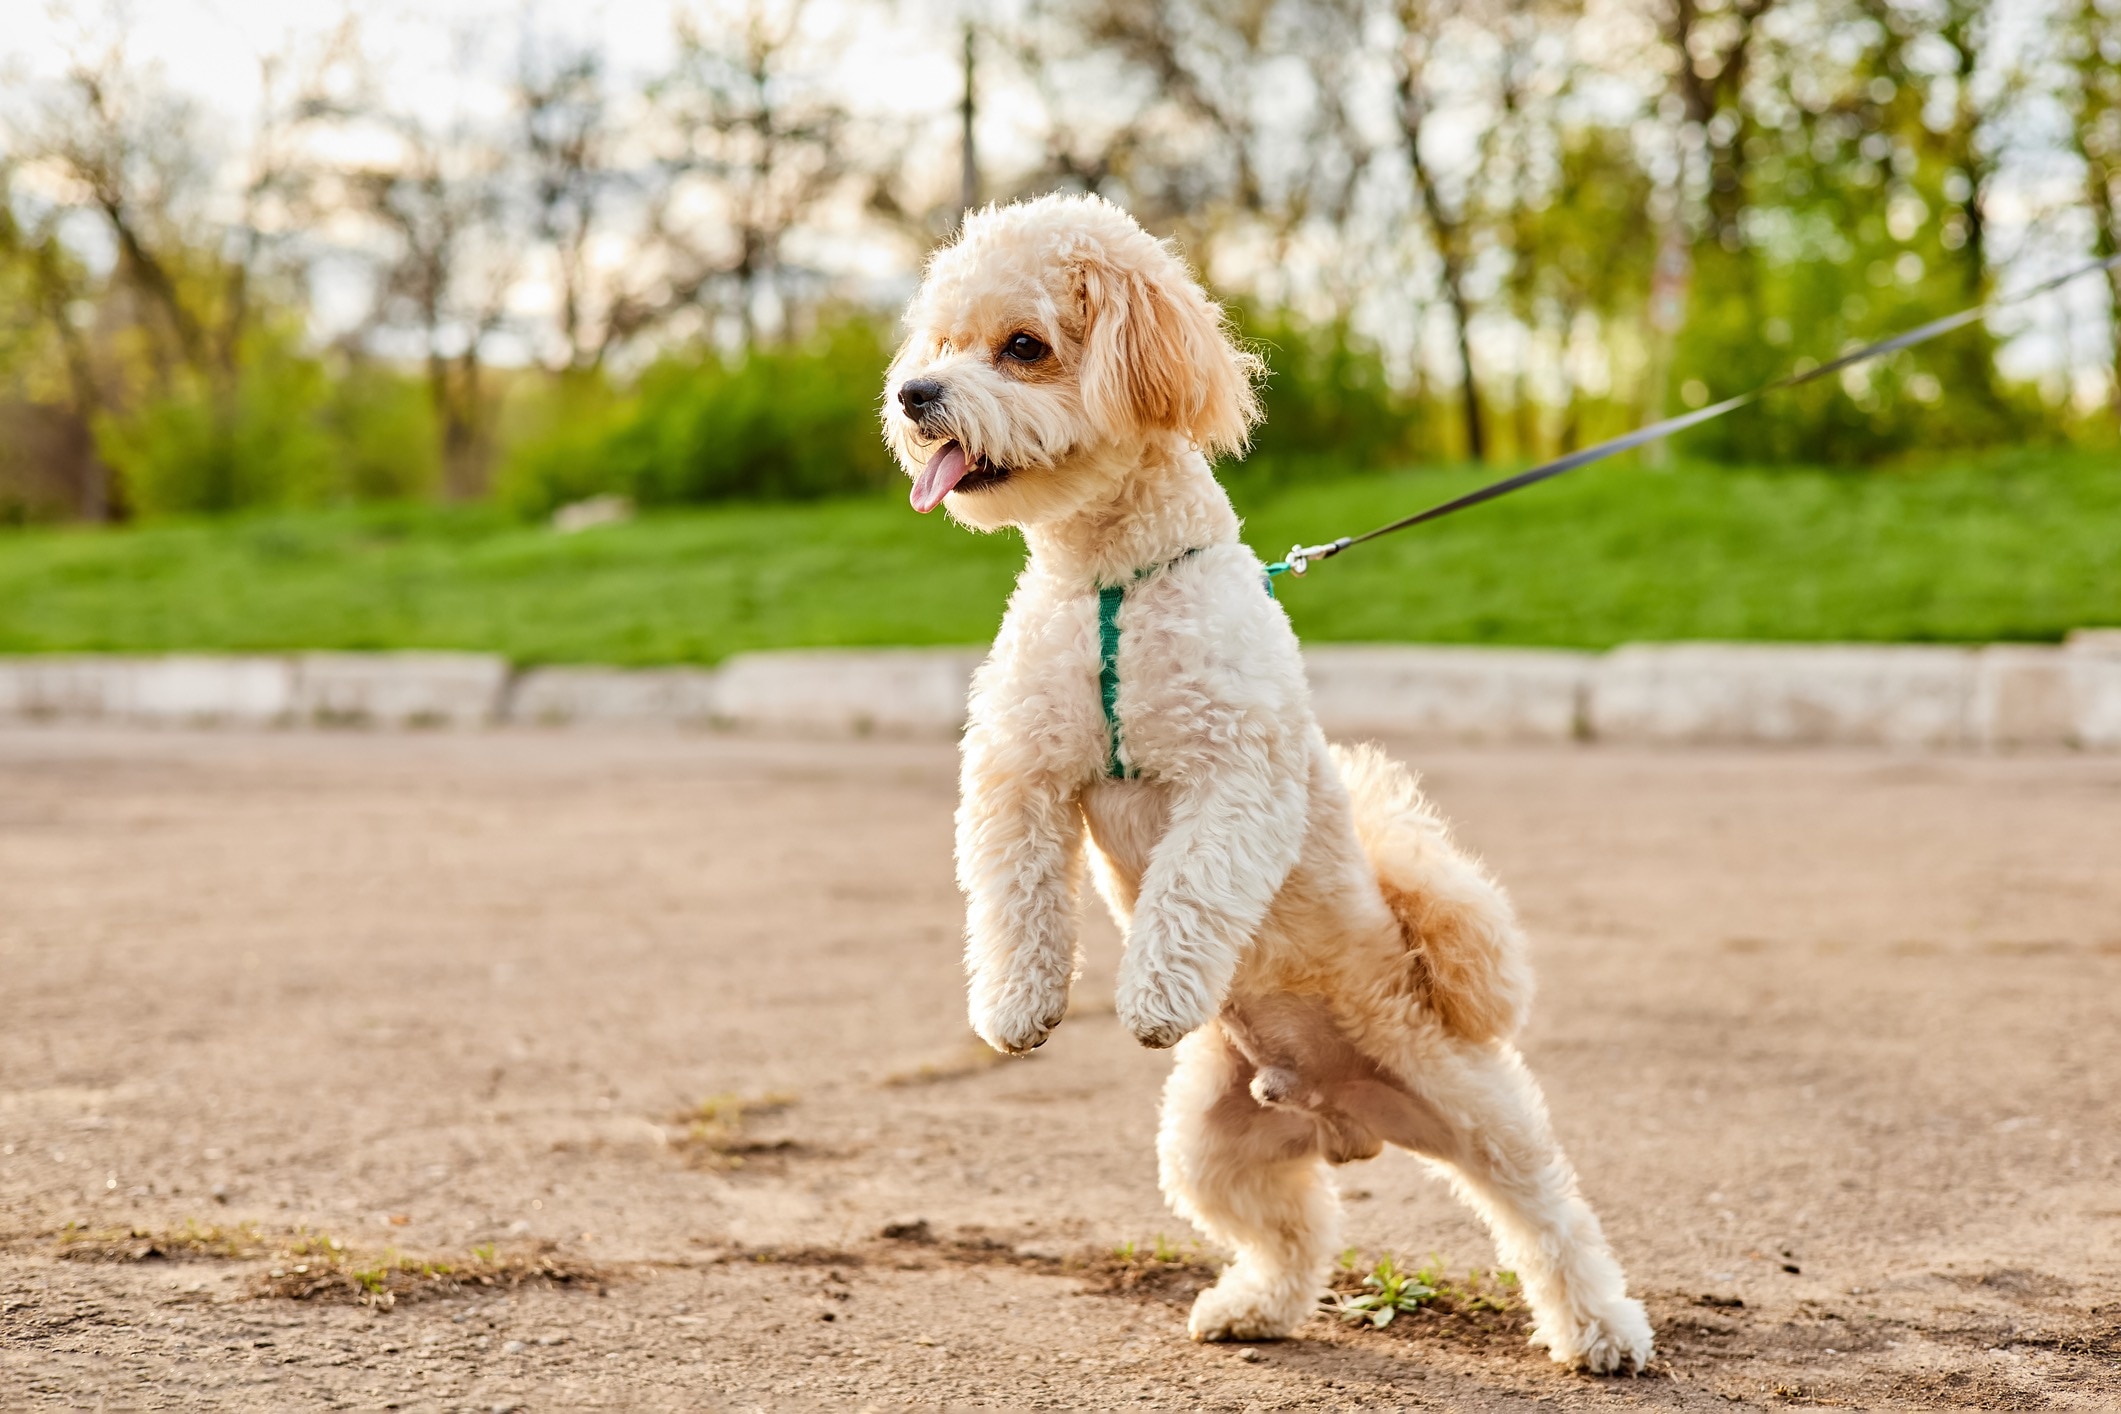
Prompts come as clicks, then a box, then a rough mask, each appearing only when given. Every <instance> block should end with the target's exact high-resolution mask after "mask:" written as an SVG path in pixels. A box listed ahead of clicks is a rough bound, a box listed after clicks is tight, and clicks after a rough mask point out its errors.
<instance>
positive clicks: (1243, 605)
mask: <svg viewBox="0 0 2121 1414" xmlns="http://www.w3.org/2000/svg"><path fill="white" fill-rule="evenodd" d="M906 328H907V333H906V337H905V341H904V343H903V345H902V346H901V347H900V349H899V350H898V352H897V354H896V356H895V358H894V360H893V362H892V364H891V367H890V370H889V373H888V375H887V381H886V385H885V397H884V422H885V436H886V440H887V441H888V442H889V443H890V445H891V448H892V451H893V452H894V454H895V455H896V457H897V458H898V460H899V462H900V463H901V465H902V466H903V467H904V469H905V471H906V473H907V475H908V476H909V477H910V478H911V479H912V482H913V486H912V491H911V500H912V504H913V506H914V509H916V510H918V511H921V512H923V513H926V512H928V511H932V510H933V509H935V508H936V507H937V506H939V505H941V506H947V507H948V509H949V513H950V515H951V516H952V517H953V518H954V519H956V520H957V521H959V522H961V523H962V524H964V525H966V526H968V527H971V528H973V529H975V530H982V531H991V530H997V529H1001V528H1003V527H1011V526H1013V527H1015V528H1016V529H1018V530H1019V531H1020V532H1021V533H1022V534H1023V537H1024V539H1025V541H1026V543H1027V545H1028V546H1029V549H1030V556H1029V559H1028V562H1027V563H1026V565H1025V567H1024V570H1023V572H1022V574H1021V576H1020V577H1019V578H1018V580H1017V583H1016V588H1015V590H1014V592H1013V593H1012V594H1011V595H1010V599H1009V607H1008V612H1007V615H1006V617H1005V618H1004V620H1003V623H1002V626H1001V630H1000V633H999V635H998V636H997V637H996V639H995V641H994V647H993V651H992V652H991V654H990V655H989V656H988V658H987V659H986V661H985V663H984V664H983V665H982V666H981V667H980V668H979V670H978V672H977V673H976V675H975V676H974V679H973V688H972V695H971V703H970V710H969V716H968V723H967V727H966V731H965V735H964V738H963V757H962V774H961V790H962V797H961V803H960V805H959V807H958V812H957V841H956V842H957V878H958V883H959V886H960V887H961V888H962V890H963V891H964V895H965V898H966V900H967V923H966V943H965V966H966V971H967V974H968V979H969V1000H970V1013H971V1021H972V1026H973V1029H974V1030H976V1031H977V1032H978V1033H979V1035H980V1036H981V1037H982V1038H984V1039H985V1040H986V1041H987V1042H988V1043H989V1044H990V1045H992V1046H994V1047H995V1048H996V1049H997V1050H1000V1051H1004V1052H1008V1053H1010V1054H1022V1053H1024V1052H1027V1051H1029V1050H1031V1049H1032V1048H1034V1047H1036V1046H1038V1045H1040V1044H1041V1043H1043V1042H1044V1041H1045V1040H1046V1038H1047V1037H1048V1036H1049V1035H1051V1034H1052V1032H1053V1030H1054V1028H1055V1027H1057V1026H1058V1025H1060V1022H1061V1018H1062V1017H1063V1016H1064V1015H1065V1014H1066V1012H1067V1008H1068V993H1069V988H1070V985H1071V984H1072V982H1073V981H1074V979H1075V977H1076V976H1077V973H1078V961H1079V954H1078V949H1077V942H1076V917H1077V910H1076V904H1077V898H1078V895H1079V892H1080V887H1081V881H1082V875H1083V872H1084V868H1085V865H1086V863H1087V865H1088V866H1089V869H1090V872H1091V874H1092V875H1093V877H1094V880H1095V884H1096V887H1097V889H1098V891H1099V892H1100V893H1101V894H1102V895H1103V897H1104V900H1105V902H1106V904H1107V905H1108V906H1109V907H1110V909H1111V911H1112V914H1113V916H1114V918H1115V919H1116V920H1117V921H1118V924H1119V926H1120V929H1121V931H1122V932H1123V933H1124V934H1125V936H1126V939H1127V943H1126V951H1125V954H1124V957H1123V959H1122V963H1121V967H1120V975H1119V988H1118V994H1117V998H1116V1003H1115V1005H1116V1010H1117V1012H1118V1016H1119V1020H1120V1023H1121V1024H1122V1025H1123V1026H1125V1027H1126V1029H1127V1030H1128V1031H1129V1032H1130V1033H1132V1034H1133V1035H1134V1037H1135V1038H1136V1039H1137V1040H1139V1041H1140V1042H1141V1043H1142V1044H1143V1045H1145V1046H1153V1047H1172V1046H1175V1047H1176V1048H1177V1049H1176V1063H1175V1065H1174V1067H1173V1069H1172V1072H1171V1075H1170V1078H1169V1080H1168V1082H1167V1083H1166V1085H1165V1088H1164V1096H1163V1118H1162V1123H1161V1127H1160V1130H1159V1133H1158V1136H1157V1154H1158V1160H1159V1173H1160V1179H1161V1184H1162V1188H1163V1192H1164V1195H1165V1197H1166V1199H1167V1200H1168V1201H1169V1202H1170V1204H1171V1206H1172V1207H1173V1208H1174V1209H1175V1210H1176V1211H1177V1212H1178V1213H1180V1214H1181V1215H1182V1216H1184V1217H1185V1218H1187V1219H1188V1220H1189V1221H1191V1222H1192V1223H1193V1224H1194V1225H1195V1226H1197V1227H1198V1228H1199V1229H1200V1231H1201V1232H1202V1233H1203V1234H1204V1235H1206V1236H1207V1237H1208V1238H1209V1239H1211V1240H1213V1241H1215V1242H1217V1243H1219V1244H1222V1245H1224V1246H1226V1247H1228V1248H1229V1249H1230V1250H1231V1251H1232V1252H1234V1254H1235V1260H1234V1261H1233V1262H1232V1263H1231V1264H1230V1265H1229V1266H1228V1267H1226V1268H1225V1269H1224V1270H1223V1272H1222V1273H1221V1275H1220V1277H1219V1279H1218V1280H1217V1281H1216V1282H1215V1284H1214V1285H1213V1286H1212V1287H1210V1288H1208V1289H1207V1290H1205V1291H1203V1292H1202V1293H1201V1294H1200V1296H1199V1297H1198V1299H1197V1300H1196V1301H1195V1302H1194V1304H1193V1308H1192V1312H1191V1315H1190V1317H1189V1320H1188V1327H1187V1328H1188V1330H1189V1332H1190V1333H1191V1335H1192V1336H1193V1337H1194V1338H1195V1339H1196V1340H1204V1341H1219V1340H1274V1339H1278V1338H1281V1337H1285V1336H1287V1335H1289V1334H1290V1333H1291V1332H1292V1331H1293V1330H1294V1329H1295V1328H1296V1326H1297V1325H1298V1323H1300V1322H1301V1321H1303V1320H1304V1319H1305V1317H1306V1316H1308V1315H1309V1314H1311V1313H1312V1312H1313V1311H1314V1310H1315V1309H1316V1308H1317V1304H1318V1298H1319V1295H1320V1292H1321V1290H1322V1289H1323V1287H1324V1285H1325V1280H1326V1276H1327V1271H1328V1267H1329V1264H1330V1263H1331V1261H1332V1258H1333V1254H1334V1253H1335V1252H1336V1251H1337V1250H1338V1248H1339V1245H1340V1238H1339V1232H1338V1228H1339V1215H1340V1214H1339V1198H1338V1194H1337V1191H1336V1188H1335V1186H1334V1182H1333V1178H1332V1174H1331V1166H1333V1165H1336V1164H1342V1163H1347V1162H1350V1161H1353V1160H1357V1159H1365V1158H1369V1157H1372V1156H1374V1155H1375V1154H1377V1153H1378V1152H1380V1150H1381V1149H1382V1148H1383V1146H1384V1145H1386V1144H1394V1145H1398V1146H1400V1147H1402V1148H1404V1149H1408V1150H1411V1151H1412V1152H1414V1153H1416V1154H1418V1155H1421V1156H1422V1157H1424V1158H1425V1159H1427V1160H1429V1161H1431V1162H1432V1163H1433V1164H1434V1165H1435V1166H1437V1167H1438V1168H1439V1169H1441V1170H1442V1172H1443V1173H1444V1174H1445V1175H1446V1176H1448V1178H1449V1179H1450V1181H1451V1183H1452V1185H1453V1187H1454V1188H1455V1189H1456V1191H1457V1193H1458V1195H1459V1196H1460V1197H1461V1198H1462V1199H1464V1200H1465V1201H1466V1202H1467V1203H1469V1204H1471V1205H1472V1206H1473V1208H1474V1209H1476V1210H1477V1211H1478V1212H1479V1214H1480V1215H1481V1217H1482V1218H1483V1219H1485V1221H1486V1223H1487V1225H1488V1228H1489V1229H1490V1231H1491V1232H1492V1234H1493V1236H1494V1240H1495V1245H1496V1248H1497V1251H1498V1254H1499V1256H1500V1259H1501V1261H1502V1262H1503V1264H1504V1265H1506V1266H1508V1267H1510V1268H1512V1269H1514V1270H1515V1271H1516V1272H1517V1274H1518V1276H1519V1279H1520V1280H1521V1281H1522V1283H1523V1290H1524V1294H1525V1299H1526V1301H1527V1302H1528V1304H1529V1305H1530V1308H1531V1311H1532V1314H1533V1318H1534V1330H1533V1334H1532V1341H1533V1343H1534V1344H1535V1345H1541V1346H1544V1347H1545V1348H1546V1349H1547V1350H1548V1351H1549V1352H1550V1353H1551V1355H1552V1356H1553V1358H1554V1359H1555V1360H1557V1361H1559V1362H1561V1363H1563V1364H1566V1365H1571V1366H1576V1367H1580V1368H1584V1369H1588V1370H1590V1371H1593V1372H1598V1373H1607V1372H1621V1371H1627V1370H1640V1369H1642V1368H1644V1367H1645V1366H1646V1365H1647V1363H1648V1362H1649V1360H1650V1357H1651V1332H1650V1326H1649V1321H1648V1319H1647V1317H1646V1315H1645V1314H1644V1311H1643V1307H1642V1304H1641V1303H1640V1302H1639V1301H1637V1300H1635V1299H1633V1298H1631V1297H1630V1296H1629V1295H1628V1294H1627V1284H1626V1278H1625V1277H1624V1275H1623V1274H1622V1271H1621V1268H1620V1264H1619V1262H1618V1261H1617V1260H1616V1259H1615V1258H1614V1256H1613V1253H1612V1251H1611V1249H1610V1248H1609V1247H1608V1245H1607V1243H1606V1240H1605V1237H1604V1235H1603V1233H1602V1231H1601V1229H1600V1227H1599V1223H1598V1218H1597V1216H1596V1215H1595V1214H1594V1213H1593V1212H1592V1211H1591V1208H1590V1207H1589V1205H1588V1204H1587V1203H1586V1202H1585V1201H1584V1198H1583V1196H1582V1194H1581V1193H1580V1192H1579V1191H1578V1188H1577V1181H1576V1176H1575V1173H1574V1171H1573V1170H1572V1168H1571V1167H1570V1165H1569V1162H1568V1159H1567V1158H1566V1156H1564V1154H1563V1153H1562V1151H1561V1148H1560V1146H1559V1145H1558V1144H1557V1143H1556V1141H1555V1138H1554V1135H1553V1132H1552V1129H1551V1128H1550V1126H1549V1123H1548V1119H1547V1114H1546V1107H1545V1102H1544V1100H1543V1098H1542V1096H1541V1094H1540V1091H1539V1088H1538V1086H1537V1084H1536V1083H1535V1082H1534V1080H1533V1079H1532V1076H1531V1074H1530V1073H1529V1072H1528V1071H1527V1070H1526V1068H1525V1065H1524V1062H1523V1061H1522V1059H1521V1058H1520V1057H1519V1055H1518V1053H1517V1051H1516V1049H1515V1048H1514V1047H1513V1046H1512V1045H1511V1043H1510V1042H1511V1037H1512V1036H1513V1035H1514V1034H1515V1033H1516V1031H1517V1029H1518V1028H1519V1026H1520V1025H1521V1023H1522V1022H1523V1020H1524V1017H1525V1012H1526V1009H1527V1007H1528V1005H1529V1002H1530V999H1531V990H1532V979H1531V972H1530V968H1529V965H1528V963H1527V961H1526V956H1525V942H1524V937H1523V934H1522V932H1521V930H1520V928H1519V926H1518V923H1517V921H1516V918H1515V917H1514V915H1513V913H1512V911H1511V908H1510V905H1509V902H1508V900H1507V898H1506V897H1505V896H1504V894H1503V892H1502V890H1501V888H1500V887H1499V886H1498V885H1497V884H1496V883H1495V882H1494V880H1492V879H1491V878H1490V877H1489V876H1488V874H1487V873H1486V872H1485V871H1484V870H1483V869H1482V868H1481V866H1480V865H1479V864H1478V863H1477V862H1475V861H1474V860H1473V859H1471V858H1470V857H1468V856H1467V855H1466V854H1464V853H1462V852H1461V851H1460V850H1458V849H1457V848H1455V847H1454V845H1453V844H1452V841H1451V838H1450V835H1449V832H1448V830H1447V828H1446V827H1445V825H1444V822H1443V821H1442V819H1441V818H1440V817H1439V816H1438V815H1437V813H1436V812H1435V810H1434V809H1432V808H1431V806H1430V805H1429V804H1428V802H1427V801H1426V800H1425V799H1424V798H1423V796H1422V794H1421V792H1420V791H1419V789H1418V788H1417V786H1416V783H1415V780H1414V778H1413V777H1412V776H1411V775H1410V774H1408V772H1407V771H1406V770H1405V769H1404V768H1403V767H1401V766H1399V765H1398V764H1397V763H1395V762H1393V761H1392V760H1390V759H1389V758H1387V757H1386V756H1385V755H1384V754H1383V753H1382V752H1380V751H1378V750H1377V749H1375V748H1374V747H1363V748H1357V749H1355V750H1342V749H1339V748H1335V747H1331V746H1329V745H1328V744H1327V742H1326V739H1325V737H1324V735H1323V733H1322V732H1321V731H1320V729H1319V727H1318V724H1317V722H1316V720H1315V719H1314V717H1313V715H1312V711H1311V705H1310V699H1309V689H1308V687H1307V686H1306V683H1305V679H1304V669H1303V662H1302V659H1301V657H1300V656H1299V654H1298V650H1297V642H1296V636H1295V634H1294V633H1293V632H1292V631H1291V629H1290V626H1289V621H1288V618H1287V616H1286V614H1285V613H1284V612H1283V611H1282V609H1281V607H1280V606H1279V605H1278V604H1277V603H1276V601H1275V600H1274V598H1273V597H1272V595H1271V591H1270V588H1269V581H1268V580H1267V578H1266V575H1265V572H1264V570H1263V568H1262V566H1261V564H1260V562H1259V560H1258V559H1257V558H1256V557H1254V555H1253V554H1252V553H1251V551H1249V550H1248V549H1246V547H1245V546H1244V545H1243V544H1242V543H1240V541H1239V539H1238V528H1239V527H1238V519H1237V515H1236V513H1235V511H1234V510H1233V509H1232V507H1231V505H1230V501H1229V498H1228V497H1227V496H1226V495H1225V494H1224V492H1223V490H1222V487H1221V486H1220V485H1219V484H1218V483H1217V481H1216V480H1215V477H1214V475H1213V473H1212V472H1211V470H1210V467H1209V459H1210V458H1211V457H1214V456H1217V455H1221V454H1234V453H1237V452H1240V451H1241V450H1242V449H1243V448H1244V447H1245V445H1246V444H1247V442H1248V441H1249V438H1250V434H1251V430H1252V428H1253V426H1254V425H1255V424H1256V423H1257V421H1258V419H1259V416H1260V413H1259V402H1258V397H1257V391H1256V389H1257V383H1258V380H1259V377H1260V375H1261V372H1262V368H1261V365H1260V363H1259V361H1258V360H1257V359H1256V358H1255V357H1254V356H1253V355H1251V354H1250V353H1248V352H1246V351H1245V350H1244V349H1243V348H1241V347H1240V346H1239V345H1238V343H1237V342H1236V341H1235V340H1234V339H1233V338H1232V337H1231V335H1230V333H1229V331H1228V327H1227V324H1226V321H1225V318H1224V315H1223V312H1222V310H1221V309H1220V308H1219V307H1218V306H1217V305H1216V304H1215V303H1214V302H1213V301H1212V300H1211V299H1210V298H1209V297H1208V295H1207V294H1206V293H1205V292H1204V290H1203V289H1202V288H1201V286H1200V284H1199V283H1198V282H1197V281H1196V280H1195V279H1194V277H1193V276H1192V274H1191V273H1190V272H1189V270H1188V269H1187V267H1186V265H1185V263H1184V261H1183V260H1182V259H1181V258H1180V257H1179V256H1178V255H1177V254H1176V253H1175V252H1174V251H1173V250H1172V249H1171V248H1170V247H1169V246H1167V245H1166V244H1164V243H1162V242H1159V241H1158V240H1156V239H1155V238H1153V237H1151V236H1150V235H1149V234H1148V233H1147V232H1146V231H1144V230H1143V229H1142V228H1141V227H1140V226H1139V225H1138V224H1136V222H1135V221H1134V220H1133V218H1132V217H1130V216H1129V215H1127V214H1126V213H1125V212H1124V211H1122V210H1121V209H1120V208H1119V207H1117V206H1115V205H1113V204H1111V203H1109V202H1107V201H1104V200H1102V199H1100V198H1097V197H1094V196H1051V197H1046V198H1043V199H1040V200H1036V201H1029V202H1024V203H1019V204H1016V205H1010V206H1003V207H997V208H989V209H987V210H985V211H982V212H978V213H974V214H972V215H971V216H970V217H969V218H968V219H967V221H966V222H965V225H964V229H963V231H962V232H961V234H960V235H959V237H958V238H957V240H956V241H954V242H953V243H952V244H951V245H949V246H948V247H947V248H945V249H943V250H941V251H939V252H938V253H937V254H936V255H935V256H934V257H933V258H932V259H931V260H930V262H929V264H928V267H927V270H926V274H925V277H924V279H923V281H922V284H921V286H920V288H919V290H918V292H917V293H916V294H915V295H914V297H913V300H912V303H911V305H910V306H909V307H908V310H907V315H906ZM1086 846H1087V847H1086Z"/></svg>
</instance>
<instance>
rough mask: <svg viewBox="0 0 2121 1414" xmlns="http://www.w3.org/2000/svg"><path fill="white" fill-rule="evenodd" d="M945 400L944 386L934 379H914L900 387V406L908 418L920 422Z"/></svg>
mask: <svg viewBox="0 0 2121 1414" xmlns="http://www.w3.org/2000/svg"><path fill="white" fill-rule="evenodd" d="M942 400H943V385H942V384H941V383H940V382H938V381H937V380H935V379H933V378H912V379H908V380H907V381H906V382H904V383H901V384H900V385H899V390H898V405H899V406H900V407H902V408H904V409H905V410H906V416H908V417H910V418H912V419H913V420H914V421H915V422H918V421H920V420H921V419H922V418H923V417H925V416H926V415H927V414H928V412H929V411H930V410H931V409H933V408H934V407H935V405H936V404H937V403H939V402H941V401H942Z"/></svg>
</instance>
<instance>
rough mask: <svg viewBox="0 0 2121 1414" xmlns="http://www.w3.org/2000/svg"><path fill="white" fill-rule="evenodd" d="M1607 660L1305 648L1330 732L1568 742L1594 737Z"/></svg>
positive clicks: (1377, 647)
mask: <svg viewBox="0 0 2121 1414" xmlns="http://www.w3.org/2000/svg"><path fill="white" fill-rule="evenodd" d="M1597 663H1598V659H1597V658H1596V657H1595V656H1594V655H1592V654H1589V653H1565V652H1558V651H1552V650H1545V649H1534V648H1400V647H1394V646H1390V645H1385V644H1359V645H1354V646H1348V647H1341V646H1336V645H1327V646H1321V647H1318V648H1308V649H1305V650H1304V671H1305V673H1306V674H1307V675H1308V676H1309V677H1310V679H1311V706H1312V708H1313V710H1315V711H1316V712H1317V713H1318V720H1319V724H1320V725H1321V726H1323V727H1324V728H1325V729H1326V731H1327V732H1328V733H1331V734H1334V735H1345V736H1364V735H1383V734H1390V733H1395V732H1404V733H1410V734H1413V735H1418V736H1442V737H1450V738H1453V739H1454V740H1459V741H1567V740H1569V739H1570V738H1572V737H1576V736H1579V735H1581V734H1582V733H1583V730H1584V725H1585V723H1584V709H1585V706H1586V705H1587V702H1588V700H1589V693H1590V688H1591V679H1592V674H1593V672H1594V671H1595V670H1596V666H1597Z"/></svg>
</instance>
